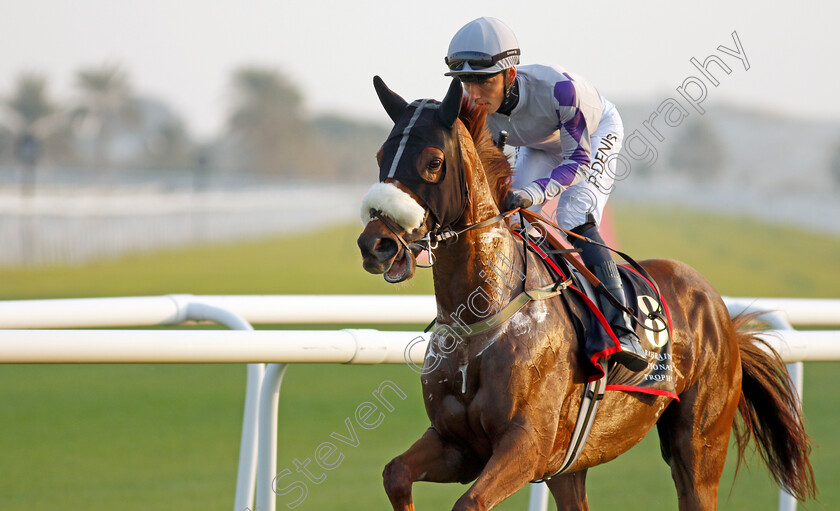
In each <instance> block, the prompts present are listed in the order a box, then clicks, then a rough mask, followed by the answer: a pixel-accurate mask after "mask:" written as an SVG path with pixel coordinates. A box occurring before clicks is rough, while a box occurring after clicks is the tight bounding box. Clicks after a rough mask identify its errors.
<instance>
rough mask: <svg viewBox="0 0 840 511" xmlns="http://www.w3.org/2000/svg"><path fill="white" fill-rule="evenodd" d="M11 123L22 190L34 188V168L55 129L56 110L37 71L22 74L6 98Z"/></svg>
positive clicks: (13, 149) (45, 82)
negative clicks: (19, 166)
mask: <svg viewBox="0 0 840 511" xmlns="http://www.w3.org/2000/svg"><path fill="white" fill-rule="evenodd" d="M5 104H6V107H7V108H8V111H9V112H10V114H11V116H10V124H11V126H12V130H11V133H10V134H11V138H12V140H10V141H9V142H10V143H11V146H12V147H11V150H12V152H13V153H14V155H15V157H16V160H17V161H19V162H20V163H21V164H22V165H23V169H24V172H23V176H22V179H23V182H22V191H23V193H24V194H26V193H29V192H31V191H32V190H33V187H34V185H35V168H36V166H37V163H38V161H39V159H40V158H41V155H42V154H43V153H44V142H45V141H46V140H47V139H48V137H50V135H51V134H52V132H53V131H55V129H56V126H57V122H58V120H59V115H58V114H59V112H60V111H59V109H58V107H57V106H56V105H55V103H54V102H53V101H52V99H50V98H49V94H48V92H47V80H46V78H44V77H43V76H40V75H37V74H22V75H20V76H19V77H18V79H17V82H16V84H15V90H14V92H13V93H12V95H11V96H10V97H9V98H8V99H7V100H6V101H5Z"/></svg>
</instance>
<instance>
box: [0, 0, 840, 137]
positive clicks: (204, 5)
mask: <svg viewBox="0 0 840 511" xmlns="http://www.w3.org/2000/svg"><path fill="white" fill-rule="evenodd" d="M773 4H774V3H773V2H767V1H762V2H758V1H752V0H750V1H742V2H732V1H729V2H719V1H711V2H709V1H707V2H690V3H689V2H668V1H636V2H627V1H613V0H602V1H598V2H583V1H577V2H563V1H551V2H549V1H535V2H527V1H524V0H522V1H519V2H510V1H509V0H506V1H495V0H494V1H485V2H480V3H478V2H453V1H451V0H428V1H424V2H399V1H393V0H391V1H363V0H359V1H356V2H338V1H332V2H321V1H317V0H309V1H301V0H296V1H294V2H289V1H288V0H283V1H279V0H275V1H252V0H221V1H213V0H202V1H196V0H174V1H173V0H166V1H163V0H144V1H142V2H139V1H128V0H125V1H119V2H115V1H113V0H74V1H73V2H65V1H58V0H27V1H25V2H24V1H20V0H16V1H13V0H0V12H2V17H0V48H2V49H3V51H2V52H0V96H3V97H8V95H9V94H10V93H11V91H12V88H13V86H14V83H15V79H16V77H17V76H18V75H19V74H20V73H21V72H35V73H41V74H43V75H45V76H46V77H47V78H48V80H49V83H50V90H51V92H52V93H53V95H54V96H55V97H56V98H57V99H60V100H66V101H70V100H72V98H73V94H74V90H73V83H74V78H73V76H74V73H75V72H76V71H77V70H78V69H80V68H85V67H87V68H90V67H98V66H101V65H103V64H105V63H119V64H121V65H122V66H123V67H124V69H125V70H126V71H127V72H128V73H129V76H130V78H131V80H132V83H133V84H134V88H135V90H136V91H137V92H138V93H140V94H142V95H145V96H151V97H155V98H158V99H161V100H163V101H165V102H167V103H168V104H169V105H170V106H171V107H172V108H173V109H174V110H175V111H176V113H178V114H179V115H180V116H181V117H182V118H183V119H184V120H185V122H186V123H187V126H188V129H189V130H190V132H191V133H193V134H194V135H195V136H196V137H198V138H206V137H211V136H213V135H214V134H217V133H220V132H221V131H222V130H223V129H224V127H225V120H226V117H227V115H228V111H229V108H230V106H231V96H232V93H231V86H230V77H231V73H232V72H233V71H234V70H235V69H237V68H239V67H241V66H244V65H256V66H262V67H267V68H273V69H277V70H278V71H280V72H282V73H284V74H285V75H286V76H287V77H288V79H289V80H290V81H291V82H292V83H294V84H295V85H296V86H297V87H298V88H299V89H300V90H301V92H302V93H303V95H304V98H305V103H304V108H305V110H306V112H307V113H309V114H311V115H316V114H322V113H326V112H331V113H336V114H339V115H343V116H348V117H357V118H361V119H364V120H373V121H381V122H382V123H383V124H385V123H386V122H387V117H386V116H385V114H384V111H382V109H381V106H380V105H379V103H378V100H377V98H376V95H375V93H374V91H373V87H372V85H371V79H372V77H373V76H374V75H376V74H378V75H381V76H382V77H383V79H384V80H385V81H386V83H387V84H388V85H389V86H390V87H391V88H392V89H393V90H395V91H396V92H398V93H399V94H401V95H402V96H403V97H405V98H406V99H408V100H412V99H416V98H420V97H433V98H440V97H442V96H443V94H444V93H445V91H446V88H447V85H448V81H449V79H448V78H446V77H444V76H443V73H444V72H445V71H446V69H445V65H444V63H443V57H444V55H445V54H446V49H447V46H448V44H449V40H450V39H451V37H452V35H454V33H455V32H456V31H457V30H458V29H459V28H460V27H461V26H462V25H464V24H465V23H467V22H468V21H470V20H472V19H474V18H476V17H479V16H494V17H497V18H500V19H502V20H503V21H505V22H506V23H507V24H508V25H509V26H510V27H511V28H512V29H513V31H514V32H515V33H516V35H517V38H518V40H519V43H520V47H521V49H522V63H523V64H528V63H545V64H557V65H560V66H563V67H565V68H566V69H568V70H569V71H572V72H574V73H577V74H579V75H581V76H584V77H586V78H587V79H589V80H590V81H591V82H592V83H594V84H595V86H596V87H597V88H598V89H599V91H600V92H601V93H602V94H603V95H604V96H606V97H607V98H608V99H610V100H612V101H613V102H615V103H617V104H618V106H619V110H620V108H621V101H630V100H635V101H639V100H641V101H649V102H650V105H651V108H652V109H653V108H655V106H656V105H658V104H660V103H661V102H662V101H664V100H666V99H667V98H669V97H674V98H679V97H680V96H678V93H677V91H676V88H677V87H678V86H680V85H681V84H683V82H684V80H686V79H689V78H690V77H692V76H696V77H699V76H700V72H699V71H698V70H697V69H696V68H695V67H694V66H693V65H692V64H691V62H690V59H691V58H692V57H693V58H696V59H697V60H699V61H700V62H702V61H704V60H705V59H706V58H707V57H708V56H709V55H713V54H715V55H718V56H719V57H721V58H722V59H723V61H724V62H725V63H727V64H728V65H729V66H730V68H731V70H732V72H731V73H730V74H728V75H726V74H724V73H723V72H722V71H719V70H717V68H715V71H713V73H715V74H716V76H717V79H718V80H719V82H720V83H719V85H718V86H717V87H712V86H708V87H707V88H708V90H707V97H706V99H705V103H704V104H705V105H711V104H715V103H722V102H723V103H729V104H735V105H740V106H744V107H748V108H759V109H762V110H766V111H770V112H774V113H779V114H783V115H791V116H796V117H806V118H820V119H840V95H838V94H840V92H838V85H840V79H838V78H840V67H839V66H837V65H836V56H837V55H839V54H840V34H838V30H837V28H836V27H835V24H836V20H837V19H840V4H838V3H836V2H828V1H824V2H813V1H805V2H795V3H794V2H784V3H782V2H779V3H778V4H779V5H773ZM733 32H736V33H737V36H738V39H739V40H740V43H741V45H742V48H743V52H744V54H745V55H746V59H747V60H748V63H749V69H748V70H747V69H745V66H744V64H743V63H742V62H741V61H740V60H738V59H736V58H734V57H732V56H727V55H726V54H725V53H722V52H721V51H720V50H718V49H717V48H718V46H721V45H722V46H725V47H727V48H731V49H735V48H736V46H735V42H734V41H733V35H732V33H733Z"/></svg>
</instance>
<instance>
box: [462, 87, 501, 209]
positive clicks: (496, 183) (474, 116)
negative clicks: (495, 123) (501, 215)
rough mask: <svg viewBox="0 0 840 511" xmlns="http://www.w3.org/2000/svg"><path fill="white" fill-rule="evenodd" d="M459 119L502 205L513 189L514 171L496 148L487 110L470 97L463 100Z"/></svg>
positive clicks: (497, 200)
mask: <svg viewBox="0 0 840 511" xmlns="http://www.w3.org/2000/svg"><path fill="white" fill-rule="evenodd" d="M458 118H459V119H461V122H463V123H464V126H466V128H467V131H469V132H470V136H472V139H473V143H474V144H475V149H476V151H477V152H478V158H479V159H480V160H481V164H482V165H483V166H484V173H485V174H486V175H487V183H488V184H489V185H490V192H491V193H492V194H493V199H494V200H495V201H496V204H501V203H502V200H504V198H505V196H506V195H507V193H508V192H509V191H510V189H511V184H512V178H513V169H512V168H511V166H510V162H509V161H508V159H507V157H506V156H505V153H504V152H503V151H502V150H501V149H499V148H498V147H496V144H495V143H494V142H493V138H492V137H491V136H490V130H489V129H488V128H487V125H486V124H485V121H486V120H487V110H486V109H485V108H484V107H481V106H478V105H476V104H475V103H473V102H472V101H471V100H470V99H469V98H468V97H466V96H464V97H463V98H462V99H461V112H460V113H459V114H458Z"/></svg>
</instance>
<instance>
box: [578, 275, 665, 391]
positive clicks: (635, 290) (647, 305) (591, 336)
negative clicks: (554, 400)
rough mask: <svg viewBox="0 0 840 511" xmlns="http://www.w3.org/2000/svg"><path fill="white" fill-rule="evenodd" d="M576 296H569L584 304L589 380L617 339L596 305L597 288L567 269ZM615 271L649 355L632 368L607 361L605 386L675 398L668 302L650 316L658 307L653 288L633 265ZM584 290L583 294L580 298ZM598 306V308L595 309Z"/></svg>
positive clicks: (598, 372) (600, 371) (599, 372)
mask: <svg viewBox="0 0 840 511" xmlns="http://www.w3.org/2000/svg"><path fill="white" fill-rule="evenodd" d="M570 271H571V274H572V277H573V279H574V280H575V287H576V288H577V291H576V292H575V294H577V295H578V296H577V297H575V298H572V299H577V300H580V301H581V302H582V303H583V305H584V306H585V307H581V308H580V309H579V310H582V311H583V314H585V315H586V316H588V317H585V318H581V325H582V327H583V335H584V338H585V339H586V340H585V342H584V356H585V357H586V359H587V360H589V361H590V364H591V368H592V374H591V375H590V378H589V380H590V381H591V380H594V379H598V378H600V377H602V376H603V374H604V371H605V369H604V368H603V367H602V366H601V363H602V358H603V357H605V356H609V355H610V354H612V353H614V352H615V351H617V349H616V346H618V339H617V338H616V335H615V333H614V332H613V331H612V329H611V328H610V327H609V325H607V323H606V321H604V320H603V314H602V313H601V311H600V309H599V308H598V307H596V304H598V303H599V301H598V297H597V292H596V291H595V290H594V289H593V288H592V286H591V285H590V284H589V282H588V281H587V280H586V279H585V278H583V276H582V275H581V274H580V273H579V272H578V271H577V270H574V269H572V270H570ZM618 271H619V273H620V274H621V282H622V284H623V287H624V294H625V297H626V300H627V302H626V303H627V304H628V306H629V307H630V309H631V310H633V312H635V316H636V318H637V319H638V321H636V322H634V324H635V326H636V335H638V336H639V341H640V342H641V344H642V348H643V349H644V350H645V355H647V358H648V366H647V368H646V369H644V370H642V371H639V372H634V371H630V370H629V369H627V368H625V367H624V366H622V365H620V364H615V363H613V364H610V366H609V368H608V370H607V371H606V372H607V387H606V390H624V391H633V392H642V393H645V394H655V395H662V396H668V397H672V398H675V399H677V395H676V393H675V392H674V384H675V381H674V365H673V354H672V350H671V346H672V343H671V339H672V338H673V336H672V333H671V332H672V331H671V320H670V315H669V312H668V306H667V304H666V303H665V301H664V300H662V301H661V303H662V312H663V313H664V320H663V319H662V316H661V315H660V316H655V317H653V318H650V317H649V316H648V314H650V313H651V312H654V311H656V310H657V309H658V307H659V299H658V295H657V292H656V289H655V288H654V287H653V286H652V285H651V284H650V283H649V282H648V281H647V279H646V278H645V277H644V276H642V275H640V274H639V273H638V272H636V270H634V269H633V268H630V267H627V266H623V265H620V266H619V267H618ZM583 294H585V295H586V298H583V296H582V295H583ZM596 310H597V312H596Z"/></svg>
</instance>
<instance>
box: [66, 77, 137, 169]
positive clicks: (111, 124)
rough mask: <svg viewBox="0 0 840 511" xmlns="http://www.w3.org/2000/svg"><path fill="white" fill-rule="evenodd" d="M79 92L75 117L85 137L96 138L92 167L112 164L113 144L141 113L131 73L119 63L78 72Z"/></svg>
mask: <svg viewBox="0 0 840 511" xmlns="http://www.w3.org/2000/svg"><path fill="white" fill-rule="evenodd" d="M76 87H77V89H78V90H79V92H80V98H79V102H78V105H77V107H76V108H75V110H74V111H73V116H74V120H75V123H76V125H77V126H78V128H79V131H80V132H81V133H82V136H86V135H87V136H91V137H92V138H93V161H92V164H93V167H94V168H97V169H101V168H103V167H104V166H106V165H108V164H110V153H109V150H110V143H111V139H112V137H113V136H114V133H115V132H116V130H117V129H118V127H119V126H121V125H134V124H136V123H137V122H138V113H137V110H136V109H135V108H133V103H132V101H131V83H130V80H129V78H128V74H127V73H126V72H125V71H124V70H123V69H122V68H121V67H120V66H119V65H117V64H105V65H103V66H101V67H98V68H87V69H80V70H79V71H78V72H77V73H76Z"/></svg>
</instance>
